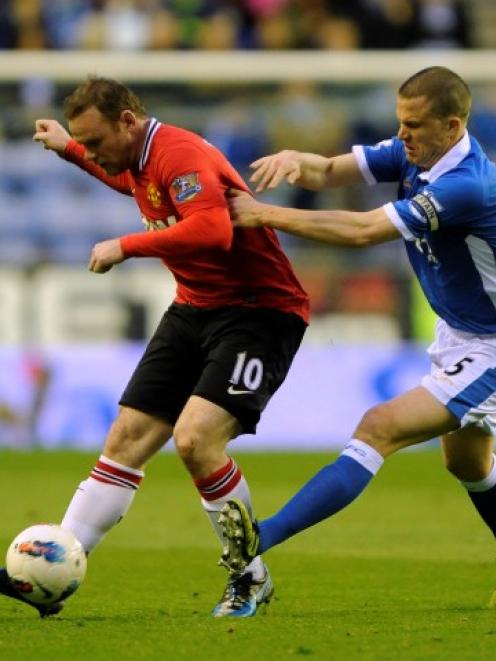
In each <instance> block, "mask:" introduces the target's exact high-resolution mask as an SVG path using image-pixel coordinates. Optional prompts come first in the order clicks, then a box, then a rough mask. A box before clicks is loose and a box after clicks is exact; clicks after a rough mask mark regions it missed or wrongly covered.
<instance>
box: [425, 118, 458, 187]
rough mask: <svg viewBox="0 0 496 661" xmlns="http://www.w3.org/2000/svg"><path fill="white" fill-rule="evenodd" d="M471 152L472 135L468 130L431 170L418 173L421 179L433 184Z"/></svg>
mask: <svg viewBox="0 0 496 661" xmlns="http://www.w3.org/2000/svg"><path fill="white" fill-rule="evenodd" d="M469 152H470V136H469V134H468V132H467V131H465V133H464V134H463V138H462V139H461V140H459V141H458V142H457V143H456V145H455V146H454V147H452V148H451V149H450V150H449V151H448V152H447V153H446V154H445V155H444V156H443V157H442V158H440V159H439V161H438V162H437V163H435V164H434V165H433V166H432V167H431V169H430V170H426V171H425V172H421V173H420V174H419V175H418V178H419V179H422V180H423V181H427V183H429V184H432V183H434V182H435V181H436V179H439V177H441V176H442V175H443V174H445V173H446V172H449V171H450V170H453V169H454V168H456V166H457V165H458V164H459V163H460V162H461V161H463V159H464V158H465V157H466V156H467V154H468V153H469Z"/></svg>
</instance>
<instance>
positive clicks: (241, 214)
mask: <svg viewBox="0 0 496 661" xmlns="http://www.w3.org/2000/svg"><path fill="white" fill-rule="evenodd" d="M227 203H228V205H229V215H230V216H231V219H232V221H233V225H234V227H261V226H262V224H263V223H262V211H263V210H264V209H266V208H267V206H268V205H266V204H262V203H261V202H257V200H255V199H254V198H253V197H252V196H251V195H249V194H248V193H245V192H243V191H240V190H235V189H230V190H229V191H228V192H227Z"/></svg>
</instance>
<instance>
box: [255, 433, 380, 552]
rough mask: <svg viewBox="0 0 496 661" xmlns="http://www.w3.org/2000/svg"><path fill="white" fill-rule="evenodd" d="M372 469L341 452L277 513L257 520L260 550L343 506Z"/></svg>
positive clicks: (320, 519)
mask: <svg viewBox="0 0 496 661" xmlns="http://www.w3.org/2000/svg"><path fill="white" fill-rule="evenodd" d="M362 445H365V444H362ZM370 450H372V452H374V453H375V450H373V449H372V448H370ZM381 463H382V460H381ZM375 472H376V471H375V470H368V469H367V468H365V467H364V466H363V465H362V463H359V462H358V461H356V460H355V459H352V458H351V457H350V456H347V455H344V454H342V455H341V456H340V457H338V459H337V460H336V461H335V462H334V463H333V464H329V465H328V466H325V467H324V468H322V470H321V471H319V472H318V473H317V475H315V476H314V477H313V478H312V479H311V480H310V481H309V482H307V483H306V484H305V485H304V486H303V487H302V488H301V489H300V490H299V491H298V493H297V494H296V495H295V496H293V498H292V499H291V500H290V501H289V502H288V503H287V504H286V505H285V506H284V507H283V508H282V509H281V510H279V512H278V513H277V514H275V515H274V516H272V517H270V518H269V519H264V520H263V521H259V522H258V528H259V533H260V553H264V552H265V551H267V550H268V549H270V548H271V547H272V546H275V545H276V544H280V543H281V542H283V541H284V540H285V539H287V538H288V537H292V536H293V535H295V534H296V533H298V532H301V531H302V530H305V528H309V527H310V526H313V525H315V524H316V523H318V522H319V521H322V520H323V519H327V517H329V516H331V515H332V514H335V513H336V512H339V510H342V509H343V508H344V507H346V505H348V504H349V503H351V502H352V501H353V500H355V498H356V497H357V496H358V495H359V494H360V493H361V492H362V491H363V490H364V489H365V487H366V486H367V484H368V483H369V482H370V480H371V479H372V478H373V477H374V474H375Z"/></svg>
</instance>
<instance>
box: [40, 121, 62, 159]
mask: <svg viewBox="0 0 496 661" xmlns="http://www.w3.org/2000/svg"><path fill="white" fill-rule="evenodd" d="M35 128H36V130H35V133H34V135H33V140H34V141H35V142H41V143H43V146H44V147H45V149H51V150H52V151H55V152H57V153H58V154H60V155H61V156H63V154H64V152H65V148H66V146H67V143H68V142H69V141H70V140H71V136H70V134H69V133H68V132H67V131H66V129H65V128H64V127H63V126H62V124H60V123H59V122H58V121H57V120H56V119H37V120H36V122H35Z"/></svg>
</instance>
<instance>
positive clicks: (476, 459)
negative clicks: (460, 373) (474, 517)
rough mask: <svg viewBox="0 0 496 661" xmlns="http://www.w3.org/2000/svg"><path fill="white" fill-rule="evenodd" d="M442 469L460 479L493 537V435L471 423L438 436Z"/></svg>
mask: <svg viewBox="0 0 496 661" xmlns="http://www.w3.org/2000/svg"><path fill="white" fill-rule="evenodd" d="M442 447H443V454H444V460H445V463H446V468H447V469H448V470H449V471H450V472H451V473H453V475H454V476H455V477H456V478H458V480H460V482H461V484H462V485H463V486H464V487H465V489H466V490H467V493H468V495H469V497H470V499H471V501H472V503H473V504H474V506H475V508H476V510H477V512H478V513H479V515H480V516H481V518H482V520H483V521H484V522H485V523H486V524H487V526H488V527H489V529H490V530H491V532H492V533H493V535H494V536H495V537H496V462H495V455H494V454H493V436H492V434H489V433H488V432H487V431H485V430H484V429H481V428H480V427H477V426H476V425H471V426H469V427H463V428H462V429H460V430H457V431H455V432H452V433H451V434H447V435H446V436H443V438H442Z"/></svg>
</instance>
